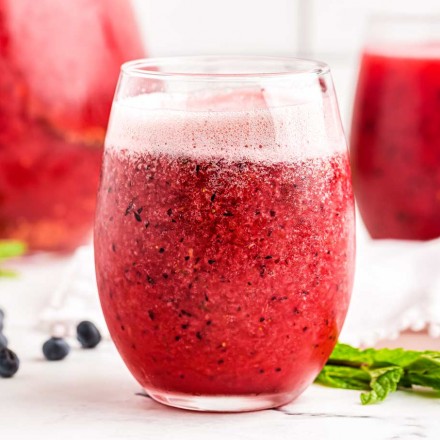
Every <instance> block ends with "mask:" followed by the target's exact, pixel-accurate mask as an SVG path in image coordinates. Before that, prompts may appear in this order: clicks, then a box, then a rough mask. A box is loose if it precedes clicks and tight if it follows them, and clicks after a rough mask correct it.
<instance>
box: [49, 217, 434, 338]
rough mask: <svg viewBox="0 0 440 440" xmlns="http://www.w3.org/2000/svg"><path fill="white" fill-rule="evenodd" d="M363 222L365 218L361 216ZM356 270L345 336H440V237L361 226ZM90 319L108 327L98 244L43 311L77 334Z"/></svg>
mask: <svg viewBox="0 0 440 440" xmlns="http://www.w3.org/2000/svg"><path fill="white" fill-rule="evenodd" d="M358 223H360V222H358ZM357 235H358V239H357V261H356V276H355V283H354V290H353V295H352V301H351V305H350V309H349V312H348V316H347V320H346V322H345V325H344V328H343V331H342V334H341V337H340V340H341V341H343V342H347V343H350V344H353V345H356V346H369V345H373V344H375V343H376V342H377V341H379V340H381V339H394V338H397V337H398V336H399V334H400V332H402V331H404V330H408V329H411V330H416V331H417V330H421V329H423V328H427V330H428V331H429V333H430V335H431V336H433V337H439V336H440V239H437V240H431V241H426V242H416V241H402V240H372V239H370V238H369V237H368V235H367V234H366V232H365V230H364V228H363V226H362V224H360V225H359V226H358V234H357ZM84 319H89V320H91V321H93V322H95V323H96V324H97V325H99V327H100V328H101V330H103V331H104V333H105V332H106V330H105V329H106V327H105V323H104V319H103V316H102V313H101V308H100V306H99V300H98V293H97V288H96V282H95V275H94V263H93V249H92V247H91V246H87V247H82V248H80V249H78V250H77V251H76V253H75V255H74V257H73V258H72V261H71V263H70V266H69V267H68V269H67V270H66V273H65V276H64V278H63V282H62V283H61V285H60V286H59V287H58V289H57V291H56V292H54V294H53V296H52V299H51V301H50V303H49V304H48V306H47V307H46V308H45V309H44V310H43V313H42V315H41V319H40V323H41V325H42V326H43V327H44V328H45V329H47V330H49V331H51V332H52V333H55V334H58V335H60V336H61V335H63V334H66V333H67V334H72V333H73V332H74V326H75V325H76V324H77V323H78V322H79V321H81V320H84Z"/></svg>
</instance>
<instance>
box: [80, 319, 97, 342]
mask: <svg viewBox="0 0 440 440" xmlns="http://www.w3.org/2000/svg"><path fill="white" fill-rule="evenodd" d="M76 337H77V338H78V341H79V342H80V344H81V345H82V347H83V348H95V347H96V346H97V345H98V344H99V343H100V342H101V333H99V330H98V329H97V328H96V326H95V324H93V322H90V321H82V322H80V323H79V324H78V327H77V328H76Z"/></svg>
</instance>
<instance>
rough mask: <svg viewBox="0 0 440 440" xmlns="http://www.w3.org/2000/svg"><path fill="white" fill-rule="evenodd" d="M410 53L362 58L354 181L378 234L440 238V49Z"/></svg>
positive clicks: (354, 131)
mask: <svg viewBox="0 0 440 440" xmlns="http://www.w3.org/2000/svg"><path fill="white" fill-rule="evenodd" d="M400 52H402V49H401V50H400ZM428 52H431V53H428ZM407 53H408V55H399V52H397V53H395V54H394V55H393V56H387V55H386V54H385V55H381V54H379V53H373V52H371V53H370V52H367V53H365V54H364V56H363V58H362V64H361V70H360V74H359V83H358V88H357V94H356V101H355V107H354V116H353V125H352V133H351V151H352V164H353V178H354V185H355V190H356V199H357V202H358V205H359V209H360V211H361V214H362V218H363V220H364V222H365V224H366V226H367V228H368V230H369V232H370V234H371V235H372V236H373V237H375V238H402V239H421V240H426V239H431V238H435V237H438V236H440V47H435V46H433V47H429V46H428V47H419V48H415V49H414V50H413V49H408V52H407ZM424 53H426V55H427V56H424Z"/></svg>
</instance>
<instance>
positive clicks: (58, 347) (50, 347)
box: [43, 338, 70, 361]
mask: <svg viewBox="0 0 440 440" xmlns="http://www.w3.org/2000/svg"><path fill="white" fill-rule="evenodd" d="M69 351H70V347H69V344H68V343H67V342H66V341H65V340H64V339H63V338H50V339H49V340H47V341H46V342H45V343H44V344H43V354H44V357H45V358H46V359H47V360H48V361H60V360H61V359H64V358H65V357H66V356H67V355H68V354H69Z"/></svg>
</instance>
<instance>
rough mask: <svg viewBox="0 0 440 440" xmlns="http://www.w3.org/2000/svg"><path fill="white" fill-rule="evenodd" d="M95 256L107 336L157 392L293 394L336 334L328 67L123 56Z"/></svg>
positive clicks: (339, 153) (241, 398)
mask: <svg viewBox="0 0 440 440" xmlns="http://www.w3.org/2000/svg"><path fill="white" fill-rule="evenodd" d="M95 260H96V272H97V281H98V288H99V293H100V298H101V304H102V308H103V311H104V315H105V318H106V321H107V324H108V327H109V330H110V333H111V336H112V338H113V340H114V342H115V344H116V346H117V348H118V350H119V352H120V354H121V356H122V358H123V359H124V361H125V363H126V365H127V366H128V368H129V369H130V371H131V372H132V374H133V375H134V377H135V378H136V379H137V380H138V381H139V383H140V384H141V385H142V386H143V387H144V388H145V390H146V391H147V392H148V394H149V395H151V396H152V397H153V398H154V399H156V400H157V401H159V402H162V403H165V404H168V405H171V406H176V407H181V408H187V409H194V410H206V411H248V410H255V409H263V408H270V407H275V406H279V405H282V404H284V403H287V402H289V401H291V400H292V399H294V398H295V397H296V396H298V395H299V394H300V393H301V392H302V391H303V390H304V389H305V388H306V387H307V386H308V385H309V384H310V383H311V382H312V381H313V380H314V378H315V376H316V375H317V374H318V373H319V371H320V369H321V368H322V367H323V365H324V363H325V362H326V360H327V358H328V356H329V355H330V353H331V351H332V349H333V347H334V345H335V342H336V340H337V338H338V335H339V332H340V330H341V326H342V324H343V321H344V318H345V314H346V311H347V307H348V303H349V298H350V292H351V286H352V278H353V260H354V213H353V196H352V188H351V182H350V169H349V163H348V156H347V151H346V144H345V140H344V135H343V132H342V128H341V124H340V119H339V113H338V108H337V103H336V99H335V94H334V89H333V85H332V80H331V76H330V73H329V69H328V67H327V66H326V65H325V64H322V63H319V62H314V61H304V60H298V59H277V58H264V57H263V58H259V57H251V58H246V57H245V58H243V57H237V58H235V57H189V58H180V59H163V60H150V61H146V60H140V61H133V62H130V63H127V64H125V65H124V66H123V67H122V73H121V77H120V81H119V86H118V89H117V92H116V96H115V101H114V104H113V109H112V114H111V118H110V124H109V131H108V133H107V138H106V146H105V152H104V162H103V168H102V180H101V184H100V190H99V195H98V205H97V216H96V223H95Z"/></svg>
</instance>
